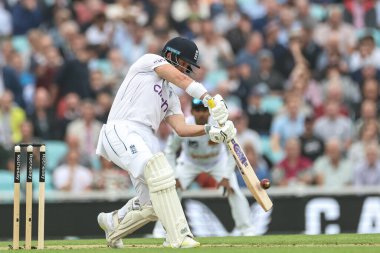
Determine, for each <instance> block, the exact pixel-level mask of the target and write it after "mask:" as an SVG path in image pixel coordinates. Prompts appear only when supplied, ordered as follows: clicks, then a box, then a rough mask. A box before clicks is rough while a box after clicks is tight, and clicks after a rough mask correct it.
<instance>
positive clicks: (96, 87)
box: [90, 70, 112, 98]
mask: <svg viewBox="0 0 380 253" xmlns="http://www.w3.org/2000/svg"><path fill="white" fill-rule="evenodd" d="M90 87H91V98H96V96H97V94H99V93H100V92H108V93H111V92H112V87H111V85H110V83H107V82H106V81H105V80H104V76H103V73H102V72H101V71H100V70H92V71H91V72H90Z"/></svg>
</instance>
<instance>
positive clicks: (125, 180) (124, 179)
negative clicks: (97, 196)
mask: <svg viewBox="0 0 380 253" xmlns="http://www.w3.org/2000/svg"><path fill="white" fill-rule="evenodd" d="M100 161H101V170H100V171H98V172H96V173H95V179H94V181H95V182H94V187H95V189H97V190H105V191H114V192H119V191H123V190H124V191H125V190H128V189H130V188H131V187H132V182H131V179H130V178H129V174H128V172H127V171H126V170H123V169H120V168H119V167H117V166H116V165H115V164H113V163H112V162H110V161H107V160H106V159H104V158H103V157H101V158H100Z"/></svg>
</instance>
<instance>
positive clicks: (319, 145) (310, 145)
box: [300, 116, 324, 161]
mask: <svg viewBox="0 0 380 253" xmlns="http://www.w3.org/2000/svg"><path fill="white" fill-rule="evenodd" d="M314 121H315V118H314V117H313V116H307V117H306V118H305V132H304V133H303V134H302V135H301V136H300V142H301V154H302V156H304V157H306V158H308V159H310V160H311V161H315V160H316V159H317V158H318V157H319V156H321V155H322V154H323V152H324V143H323V141H322V140H321V139H320V138H318V137H317V136H316V135H315V134H314Z"/></svg>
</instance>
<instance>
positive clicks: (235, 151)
mask: <svg viewBox="0 0 380 253" xmlns="http://www.w3.org/2000/svg"><path fill="white" fill-rule="evenodd" d="M227 146H228V149H229V150H230V152H231V154H232V156H233V157H234V159H235V161H236V165H237V166H238V168H239V171H240V173H241V175H242V177H243V179H244V182H245V184H246V185H247V187H248V189H249V191H250V192H251V194H252V195H253V197H254V198H255V199H256V201H257V203H259V204H260V206H261V207H262V208H263V209H264V210H265V211H266V212H267V211H269V210H270V209H271V208H272V207H273V203H272V201H271V200H270V198H269V196H268V194H267V192H266V191H265V190H264V189H263V188H262V187H261V185H260V180H259V179H258V178H257V176H256V173H255V171H254V170H253V168H252V166H251V164H250V163H249V161H248V158H247V156H246V155H245V153H244V151H243V149H242V148H241V146H240V145H239V143H238V142H237V141H236V140H235V139H232V140H231V141H230V142H228V143H227Z"/></svg>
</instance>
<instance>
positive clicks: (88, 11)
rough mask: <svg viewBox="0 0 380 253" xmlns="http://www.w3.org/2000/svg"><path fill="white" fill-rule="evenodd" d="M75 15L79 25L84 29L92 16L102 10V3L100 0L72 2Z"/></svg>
mask: <svg viewBox="0 0 380 253" xmlns="http://www.w3.org/2000/svg"><path fill="white" fill-rule="evenodd" d="M73 7H74V11H75V16H76V19H77V21H78V23H79V25H80V26H81V27H82V28H83V29H85V28H87V27H88V26H89V25H90V24H91V21H92V20H93V19H94V17H95V16H96V15H97V14H99V13H101V12H103V11H104V8H105V6H104V3H103V2H102V1H101V0H83V1H75V2H74V4H73Z"/></svg>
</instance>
